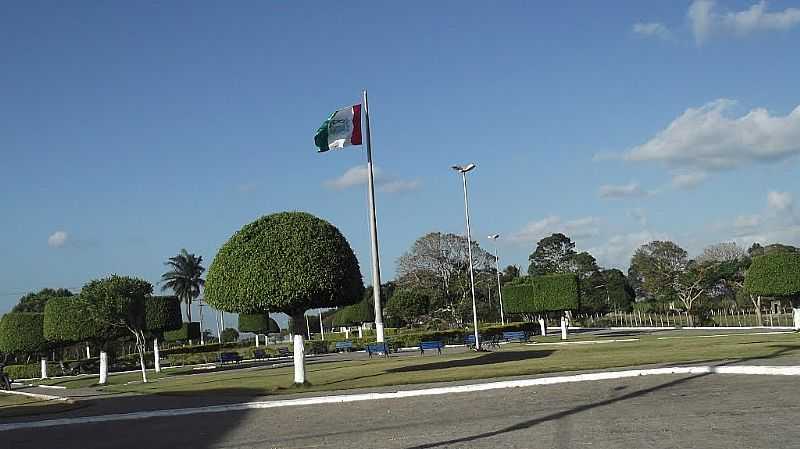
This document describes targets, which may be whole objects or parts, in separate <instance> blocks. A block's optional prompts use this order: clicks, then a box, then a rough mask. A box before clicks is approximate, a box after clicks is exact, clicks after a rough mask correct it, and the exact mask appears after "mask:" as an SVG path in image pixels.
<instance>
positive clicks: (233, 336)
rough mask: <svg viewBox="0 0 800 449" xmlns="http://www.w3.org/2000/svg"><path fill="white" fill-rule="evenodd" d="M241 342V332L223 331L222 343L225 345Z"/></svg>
mask: <svg viewBox="0 0 800 449" xmlns="http://www.w3.org/2000/svg"><path fill="white" fill-rule="evenodd" d="M236 341H239V331H237V330H236V329H231V328H228V329H225V330H223V331H222V342H223V343H232V342H236Z"/></svg>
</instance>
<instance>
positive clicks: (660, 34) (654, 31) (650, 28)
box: [633, 22, 671, 40]
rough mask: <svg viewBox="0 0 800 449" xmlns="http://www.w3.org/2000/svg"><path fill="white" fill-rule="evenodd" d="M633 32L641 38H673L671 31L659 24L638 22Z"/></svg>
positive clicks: (634, 25)
mask: <svg viewBox="0 0 800 449" xmlns="http://www.w3.org/2000/svg"><path fill="white" fill-rule="evenodd" d="M633 32H634V33H636V34H639V35H641V36H646V37H657V38H659V39H664V40H668V39H669V38H670V36H671V34H670V32H669V29H668V28H667V27H666V26H664V24H662V23H658V22H647V23H645V22H637V23H634V24H633Z"/></svg>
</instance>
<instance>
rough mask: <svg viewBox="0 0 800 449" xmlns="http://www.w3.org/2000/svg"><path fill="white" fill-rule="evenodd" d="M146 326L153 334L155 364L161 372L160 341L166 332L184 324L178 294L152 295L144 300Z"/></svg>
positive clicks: (158, 371) (156, 369) (156, 368)
mask: <svg viewBox="0 0 800 449" xmlns="http://www.w3.org/2000/svg"><path fill="white" fill-rule="evenodd" d="M144 321H145V328H146V329H147V331H148V332H149V333H150V334H151V335H152V336H153V366H154V367H155V371H156V372H157V373H160V372H161V353H160V350H159V346H158V341H159V340H163V339H164V332H168V331H174V330H177V329H180V328H181V326H182V325H183V317H182V316H181V303H180V300H178V298H177V297H176V296H150V297H148V298H147V299H146V300H145V302H144Z"/></svg>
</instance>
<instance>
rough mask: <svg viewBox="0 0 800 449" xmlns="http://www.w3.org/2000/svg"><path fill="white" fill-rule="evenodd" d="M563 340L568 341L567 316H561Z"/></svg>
mask: <svg viewBox="0 0 800 449" xmlns="http://www.w3.org/2000/svg"><path fill="white" fill-rule="evenodd" d="M561 339H562V340H566V339H567V318H566V317H565V316H563V315H562V316H561Z"/></svg>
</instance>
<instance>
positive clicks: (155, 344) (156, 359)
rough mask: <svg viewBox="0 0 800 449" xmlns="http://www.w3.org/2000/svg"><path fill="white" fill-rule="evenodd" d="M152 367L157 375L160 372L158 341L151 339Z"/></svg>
mask: <svg viewBox="0 0 800 449" xmlns="http://www.w3.org/2000/svg"><path fill="white" fill-rule="evenodd" d="M153 367H154V368H155V369H156V372H157V373H160V372H161V353H160V352H159V351H158V339H157V338H154V339H153Z"/></svg>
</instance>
